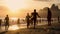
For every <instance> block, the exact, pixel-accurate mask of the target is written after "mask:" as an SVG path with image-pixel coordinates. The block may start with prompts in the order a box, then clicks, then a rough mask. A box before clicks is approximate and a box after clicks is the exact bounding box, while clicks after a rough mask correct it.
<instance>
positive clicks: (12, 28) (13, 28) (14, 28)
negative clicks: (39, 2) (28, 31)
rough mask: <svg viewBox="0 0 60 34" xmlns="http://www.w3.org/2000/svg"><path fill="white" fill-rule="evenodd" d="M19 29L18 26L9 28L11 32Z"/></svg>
mask: <svg viewBox="0 0 60 34" xmlns="http://www.w3.org/2000/svg"><path fill="white" fill-rule="evenodd" d="M17 29H19V27H18V26H17V25H13V26H10V27H9V30H17Z"/></svg>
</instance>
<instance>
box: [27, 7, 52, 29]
mask: <svg viewBox="0 0 60 34" xmlns="http://www.w3.org/2000/svg"><path fill="white" fill-rule="evenodd" d="M47 9H48V12H47V21H48V26H51V17H52V13H51V11H50V9H49V8H47ZM37 17H40V16H39V15H38V13H37V12H36V9H34V12H33V13H31V16H30V15H29V13H27V16H26V21H27V28H29V25H30V23H31V22H30V21H32V23H33V24H34V29H35V26H36V23H37Z"/></svg>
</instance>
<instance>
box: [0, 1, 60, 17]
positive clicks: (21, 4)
mask: <svg viewBox="0 0 60 34" xmlns="http://www.w3.org/2000/svg"><path fill="white" fill-rule="evenodd" d="M52 4H56V5H58V6H59V7H60V0H0V17H5V15H6V14H8V15H9V16H10V17H18V18H22V17H25V16H26V13H28V12H29V13H31V12H32V11H33V9H37V11H38V10H40V9H43V8H44V7H51V5H52Z"/></svg>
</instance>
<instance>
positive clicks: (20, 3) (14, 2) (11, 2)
mask: <svg viewBox="0 0 60 34" xmlns="http://www.w3.org/2000/svg"><path fill="white" fill-rule="evenodd" d="M5 3H6V5H7V6H8V7H9V8H10V10H12V11H13V12H16V10H18V9H22V8H26V7H27V3H26V0H6V1H5Z"/></svg>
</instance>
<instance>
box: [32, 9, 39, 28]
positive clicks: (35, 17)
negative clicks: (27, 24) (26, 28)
mask: <svg viewBox="0 0 60 34" xmlns="http://www.w3.org/2000/svg"><path fill="white" fill-rule="evenodd" d="M37 17H40V16H39V15H38V13H37V12H36V9H34V12H32V13H31V20H32V21H33V23H34V29H35V25H36V21H37Z"/></svg>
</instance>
